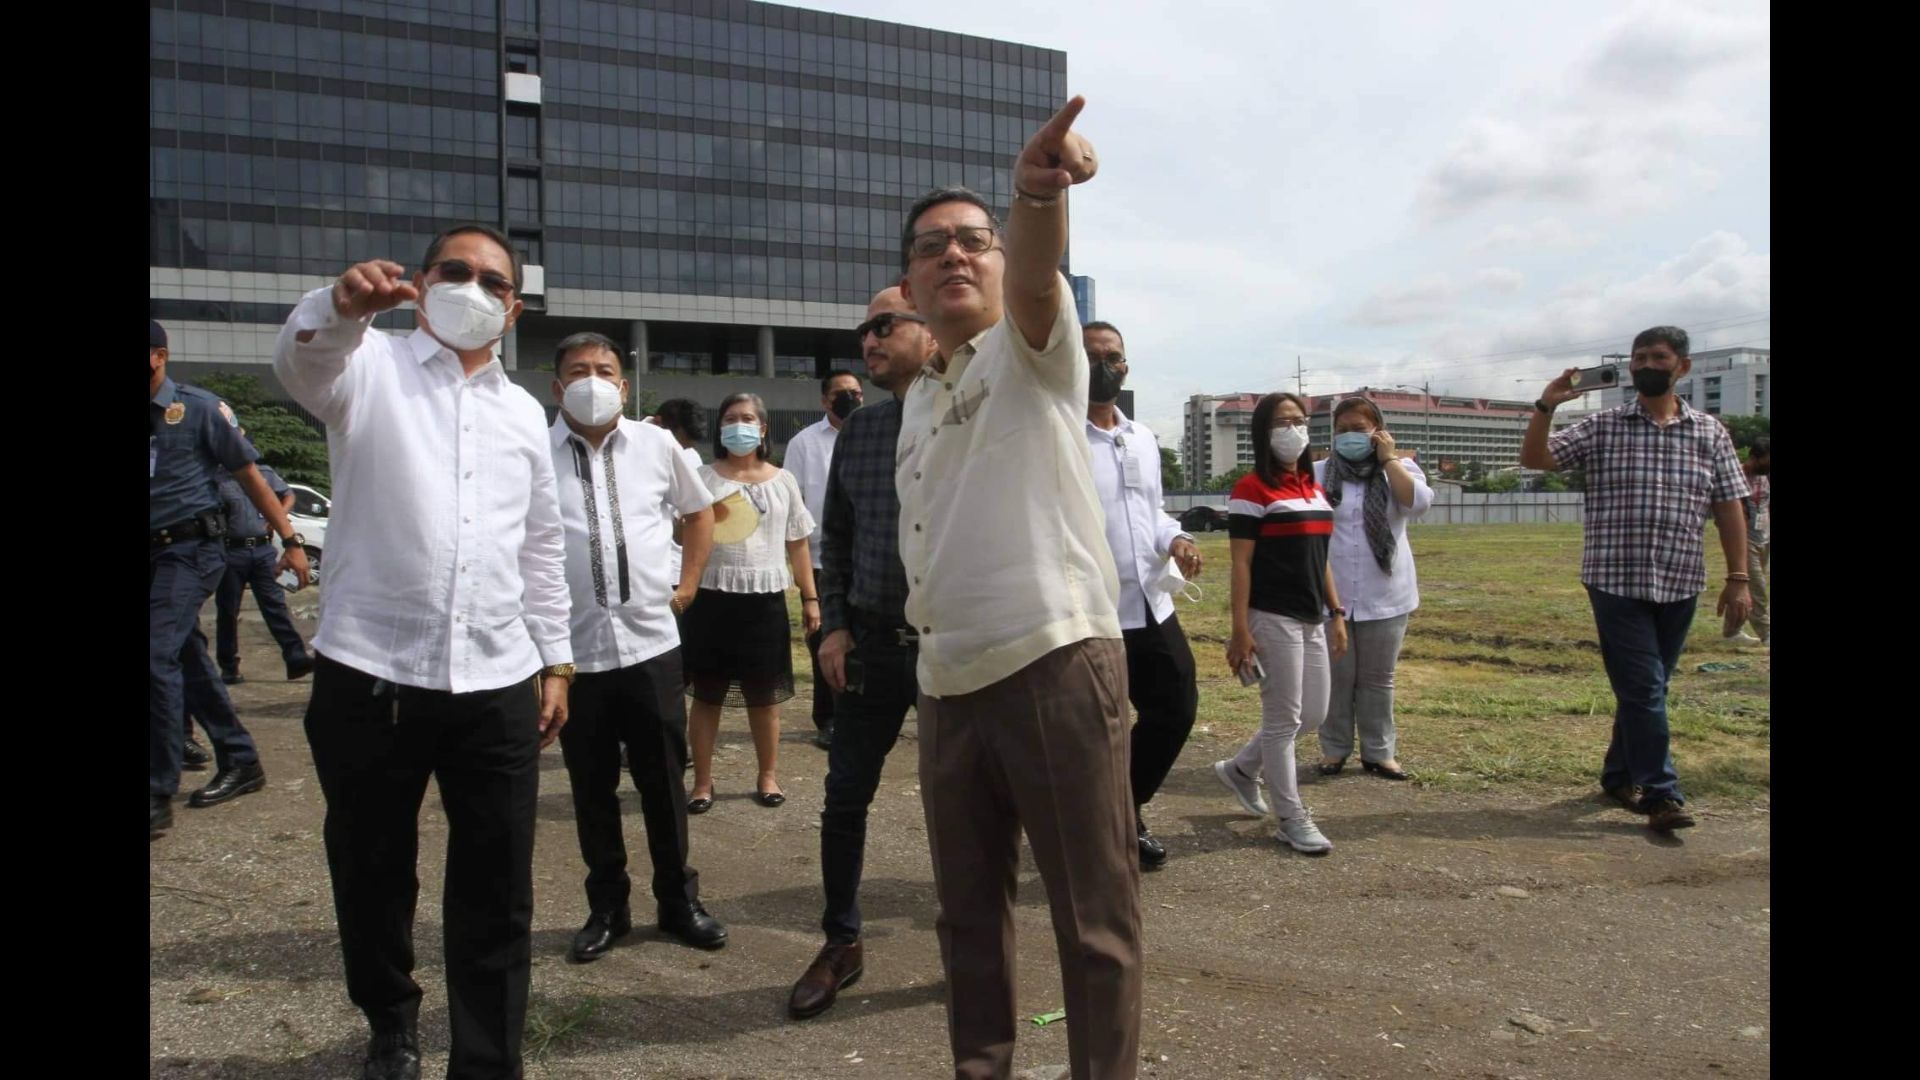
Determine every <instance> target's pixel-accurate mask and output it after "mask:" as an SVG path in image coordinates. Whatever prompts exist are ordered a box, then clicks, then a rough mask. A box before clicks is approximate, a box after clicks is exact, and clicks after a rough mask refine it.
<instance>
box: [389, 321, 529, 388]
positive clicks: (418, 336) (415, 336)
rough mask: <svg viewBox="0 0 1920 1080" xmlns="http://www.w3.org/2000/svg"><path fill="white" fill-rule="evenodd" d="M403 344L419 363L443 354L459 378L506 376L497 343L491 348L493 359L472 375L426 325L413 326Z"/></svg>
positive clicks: (454, 353) (458, 355)
mask: <svg viewBox="0 0 1920 1080" xmlns="http://www.w3.org/2000/svg"><path fill="white" fill-rule="evenodd" d="M405 345H406V348H407V349H408V350H409V351H410V352H411V353H412V354H413V358H414V359H415V360H416V361H418V362H420V363H421V364H425V363H427V362H428V361H429V360H432V359H433V358H434V357H436V356H440V355H442V354H444V355H445V356H446V358H447V359H448V360H449V361H451V362H452V363H453V366H454V368H455V369H456V370H458V371H459V372H460V376H461V378H469V377H470V378H473V379H480V378H482V377H487V378H496V379H504V378H506V377H507V369H506V367H505V365H503V364H501V363H500V349H499V346H498V344H497V343H496V345H495V347H494V350H493V359H492V360H490V361H488V362H487V364H486V366H484V367H482V368H481V369H480V370H479V371H476V372H474V373H473V374H472V376H468V375H467V373H466V365H465V364H463V363H461V361H460V354H459V353H456V352H454V351H453V350H452V349H449V348H447V347H446V346H445V345H442V344H441V343H440V339H439V338H436V337H434V336H433V335H432V334H429V333H427V330H426V327H415V328H414V331H413V333H411V334H408V335H407V337H406V341H405Z"/></svg>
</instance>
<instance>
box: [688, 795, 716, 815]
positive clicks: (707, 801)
mask: <svg viewBox="0 0 1920 1080" xmlns="http://www.w3.org/2000/svg"><path fill="white" fill-rule="evenodd" d="M711 809H713V796H712V795H702V796H700V797H698V798H694V799H688V800H687V813H689V814H704V813H706V812H707V811H709V810H711Z"/></svg>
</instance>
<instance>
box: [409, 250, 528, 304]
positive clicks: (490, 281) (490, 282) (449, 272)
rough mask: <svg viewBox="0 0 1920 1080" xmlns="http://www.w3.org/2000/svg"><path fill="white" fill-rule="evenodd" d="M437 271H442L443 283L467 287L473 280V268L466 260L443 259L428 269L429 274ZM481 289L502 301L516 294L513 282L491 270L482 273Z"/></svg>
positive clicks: (441, 278)
mask: <svg viewBox="0 0 1920 1080" xmlns="http://www.w3.org/2000/svg"><path fill="white" fill-rule="evenodd" d="M435 270H438V271H440V280H441V281H450V282H452V283H453V284H455V285H465V284H466V283H467V282H469V281H472V280H473V267H471V266H468V265H467V263H466V260H464V259H442V260H440V261H439V262H437V263H434V264H433V265H431V266H429V267H427V272H428V273H432V272H433V271H435ZM480 287H481V288H483V289H485V290H487V291H488V292H490V293H492V294H493V295H494V296H497V297H499V298H500V299H502V300H505V299H507V298H509V297H511V296H512V295H513V293H514V287H513V282H511V281H508V280H507V279H506V278H503V277H501V276H500V275H499V274H496V273H494V272H493V271H491V270H482V271H480Z"/></svg>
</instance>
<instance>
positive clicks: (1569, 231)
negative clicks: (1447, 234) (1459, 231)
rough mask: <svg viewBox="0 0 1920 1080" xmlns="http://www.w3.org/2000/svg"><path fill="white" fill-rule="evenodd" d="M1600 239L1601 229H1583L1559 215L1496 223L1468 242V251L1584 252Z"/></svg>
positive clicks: (1480, 252)
mask: <svg viewBox="0 0 1920 1080" xmlns="http://www.w3.org/2000/svg"><path fill="white" fill-rule="evenodd" d="M1599 242H1600V234H1599V233H1597V232H1582V231H1579V230H1576V229H1575V228H1574V227H1573V226H1571V225H1568V224H1567V223H1566V222H1565V221H1562V220H1561V219H1559V218H1557V217H1543V218H1539V219H1537V220H1534V221H1531V222H1528V223H1527V224H1524V225H1511V224H1509V225H1495V226H1494V227H1493V228H1491V229H1489V230H1487V234H1486V235H1485V236H1482V237H1481V238H1480V239H1478V240H1475V241H1474V242H1473V243H1472V244H1470V245H1468V248H1467V250H1468V252H1470V253H1472V254H1485V253H1491V252H1500V251H1523V252H1529V253H1541V252H1573V251H1584V250H1586V249H1587V248H1590V247H1592V246H1594V245H1595V244H1598V243H1599Z"/></svg>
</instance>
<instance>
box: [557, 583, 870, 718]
mask: <svg viewBox="0 0 1920 1080" xmlns="http://www.w3.org/2000/svg"><path fill="white" fill-rule="evenodd" d="M815 573H818V571H815ZM822 637H823V635H822V634H821V633H820V631H818V630H815V631H814V632H813V633H811V634H808V635H807V662H808V663H809V664H812V665H813V728H814V730H815V731H825V730H827V729H828V728H830V727H832V726H833V715H834V712H835V709H836V706H835V705H834V702H833V687H831V686H828V685H827V675H826V672H824V671H821V670H820V642H821V640H822ZM562 730H565V729H564V728H563V729H562Z"/></svg>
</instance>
